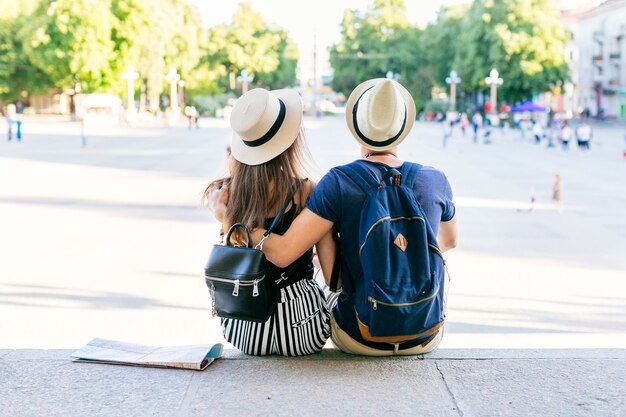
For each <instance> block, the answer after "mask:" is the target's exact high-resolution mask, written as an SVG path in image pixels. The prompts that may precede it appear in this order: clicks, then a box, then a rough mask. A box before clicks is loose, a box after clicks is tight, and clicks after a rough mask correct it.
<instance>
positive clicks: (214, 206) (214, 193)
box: [206, 183, 229, 223]
mask: <svg viewBox="0 0 626 417" xmlns="http://www.w3.org/2000/svg"><path fill="white" fill-rule="evenodd" d="M228 197H229V192H228V185H227V184H224V183H222V185H221V186H219V187H214V188H212V189H211V190H210V191H209V193H208V196H207V198H206V204H207V207H208V209H209V210H210V211H211V212H212V213H213V217H215V220H217V221H218V222H221V223H223V222H224V220H225V219H226V206H227V205H228Z"/></svg>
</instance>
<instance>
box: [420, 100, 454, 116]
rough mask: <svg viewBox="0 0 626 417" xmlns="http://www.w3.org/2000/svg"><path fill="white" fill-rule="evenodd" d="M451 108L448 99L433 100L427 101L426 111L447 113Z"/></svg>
mask: <svg viewBox="0 0 626 417" xmlns="http://www.w3.org/2000/svg"><path fill="white" fill-rule="evenodd" d="M449 109H450V102H449V101H448V100H431V101H429V102H428V103H426V107H425V108H424V111H425V112H426V113H434V114H437V113H441V114H446V112H447V111H448V110H449Z"/></svg>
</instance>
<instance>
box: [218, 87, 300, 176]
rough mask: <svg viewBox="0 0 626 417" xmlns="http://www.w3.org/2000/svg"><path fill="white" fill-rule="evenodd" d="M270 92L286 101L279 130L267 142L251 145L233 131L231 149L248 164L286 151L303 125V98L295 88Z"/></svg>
mask: <svg viewBox="0 0 626 417" xmlns="http://www.w3.org/2000/svg"><path fill="white" fill-rule="evenodd" d="M270 93H272V94H274V95H275V96H276V97H278V98H279V99H281V100H282V101H283V102H284V103H285V120H284V121H283V123H282V125H281V126H280V129H278V132H276V134H275V135H274V136H273V137H272V139H270V140H269V141H268V142H267V143H264V144H263V145H261V146H257V147H251V146H248V145H246V144H245V142H244V140H243V139H242V138H241V137H240V136H239V135H238V134H237V133H234V132H233V135H232V137H231V140H230V149H231V153H232V155H233V158H235V159H236V160H237V161H239V162H241V163H243V164H246V165H260V164H263V163H265V162H268V161H271V160H272V159H274V158H276V157H277V156H278V155H280V154H281V153H283V152H285V151H286V150H287V149H288V148H289V147H290V146H291V145H293V143H294V142H295V141H296V138H297V137H298V133H299V132H300V126H301V125H302V99H301V98H300V95H299V94H298V92H297V91H295V90H290V89H282V90H272V91H270Z"/></svg>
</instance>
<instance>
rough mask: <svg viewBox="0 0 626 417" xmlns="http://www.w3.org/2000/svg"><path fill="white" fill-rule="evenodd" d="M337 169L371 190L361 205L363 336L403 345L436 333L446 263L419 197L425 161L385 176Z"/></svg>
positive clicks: (358, 292) (358, 283)
mask: <svg viewBox="0 0 626 417" xmlns="http://www.w3.org/2000/svg"><path fill="white" fill-rule="evenodd" d="M339 169H340V170H341V171H342V172H344V173H345V174H347V175H348V176H349V177H350V178H351V179H353V180H354V181H355V182H356V183H357V184H358V186H359V187H360V188H362V189H363V191H365V192H366V193H367V197H366V199H365V201H364V203H363V207H362V208H361V218H360V226H359V257H360V262H361V266H362V269H363V276H362V277H361V279H359V278H358V277H357V278H356V280H355V282H354V283H353V285H354V291H355V293H354V303H355V310H356V312H355V313H356V318H357V323H358V326H359V330H360V332H361V336H362V337H363V339H365V340H369V341H373V342H389V343H400V342H403V341H407V340H414V339H417V338H421V337H426V336H428V335H432V334H433V333H435V332H436V331H437V330H439V328H440V327H441V326H443V322H444V318H445V317H444V305H443V303H444V281H445V265H444V260H443V256H442V254H441V251H440V250H439V246H438V243H437V239H436V236H435V235H434V233H433V231H432V228H431V227H430V225H429V224H428V219H427V218H426V216H425V214H424V211H423V210H422V208H421V207H420V204H419V202H418V201H417V199H416V198H415V194H414V191H413V181H414V178H415V175H416V173H417V171H419V169H421V165H418V164H414V163H409V162H406V163H404V165H403V166H402V168H400V171H398V170H397V169H395V168H389V169H387V171H386V172H382V173H381V174H382V175H381V178H375V177H374V175H373V174H372V173H371V172H370V171H368V170H366V169H365V168H362V167H359V166H354V164H351V165H345V166H342V167H339Z"/></svg>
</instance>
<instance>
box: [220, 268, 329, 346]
mask: <svg viewBox="0 0 626 417" xmlns="http://www.w3.org/2000/svg"><path fill="white" fill-rule="evenodd" d="M329 320H330V312H329V310H328V306H327V304H326V298H325V297H324V294H323V293H322V290H321V289H320V287H319V286H318V285H317V283H316V282H315V281H314V280H312V279H311V280H306V279H303V280H300V281H297V282H295V283H294V284H291V285H289V286H287V287H285V288H282V289H281V290H280V302H279V303H278V305H277V306H276V310H275V311H274V313H273V314H272V316H271V317H270V318H269V319H268V320H267V321H266V322H265V323H256V322H251V321H246V320H236V319H227V318H223V319H222V330H223V332H224V338H225V339H226V340H227V341H228V342H229V343H231V344H233V345H234V346H235V347H236V348H237V349H239V350H241V351H242V352H244V353H246V354H248V355H257V356H263V355H282V356H302V355H309V354H311V353H316V352H319V351H320V350H322V348H323V347H324V344H325V343H326V340H327V339H328V337H329V336H330V321H329Z"/></svg>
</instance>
